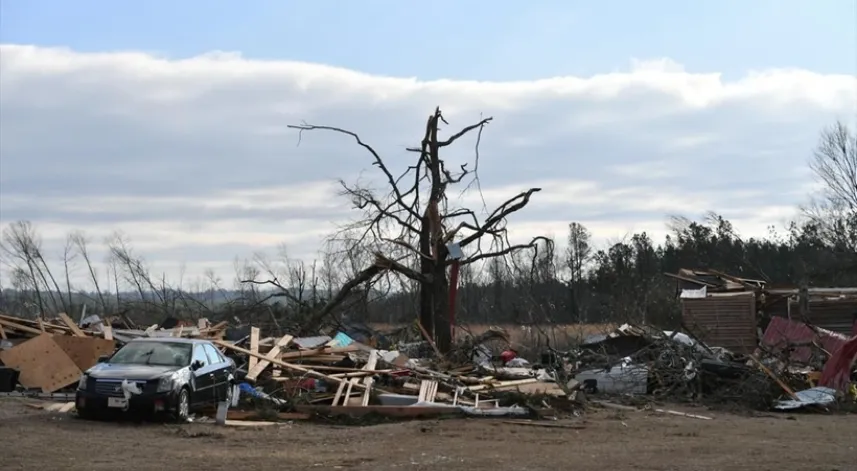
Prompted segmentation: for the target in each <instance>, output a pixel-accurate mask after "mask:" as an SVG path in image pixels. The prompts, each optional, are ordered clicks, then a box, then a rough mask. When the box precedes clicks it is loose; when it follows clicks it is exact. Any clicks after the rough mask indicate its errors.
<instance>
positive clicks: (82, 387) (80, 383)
mask: <svg viewBox="0 0 857 471" xmlns="http://www.w3.org/2000/svg"><path fill="white" fill-rule="evenodd" d="M87 379H88V378H87V376H86V374H85V373H84V374H82V375H80V379H79V380H78V381H77V389H80V390H81V391H86V380H87Z"/></svg>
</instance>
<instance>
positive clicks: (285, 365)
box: [211, 339, 366, 389]
mask: <svg viewBox="0 0 857 471" xmlns="http://www.w3.org/2000/svg"><path fill="white" fill-rule="evenodd" d="M211 342H212V343H214V344H216V345H219V346H221V347H223V348H228V349H229V350H232V351H235V352H238V353H243V354H244V355H249V356H255V357H256V358H258V359H260V360H268V361H270V362H271V364H273V365H277V366H279V367H281V368H285V369H287V370H291V371H297V372H298V373H303V374H305V375H307V376H312V377H314V378H318V379H323V380H325V381H330V382H334V383H344V382H348V380H347V379H343V378H337V377H334V376H330V375H326V374H323V373H319V372H318V371H313V370H311V369H309V368H304V367H303V366H300V365H295V364H292V363H286V362H284V361H281V360H271V359H269V358H267V357H265V356H264V355H262V354H260V353H258V352H257V353H253V352H251V351H250V350H247V349H246V348H241V347H239V346H237V345H232V344H231V343H229V342H224V341H223V340H216V339H215V340H212V341H211ZM357 387H358V388H361V389H366V388H365V387H364V386H363V385H362V384H358V385H357Z"/></svg>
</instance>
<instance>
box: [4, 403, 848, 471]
mask: <svg viewBox="0 0 857 471" xmlns="http://www.w3.org/2000/svg"><path fill="white" fill-rule="evenodd" d="M685 410H686V411H688V412H692V413H696V414H704V415H708V416H711V417H714V419H713V420H700V419H692V418H686V417H677V416H669V415H663V414H657V413H653V412H624V411H614V410H603V409H602V410H597V411H593V412H591V413H587V415H586V416H585V417H582V418H579V419H575V420H572V421H560V422H554V423H573V424H579V425H582V426H583V428H582V429H580V430H572V429H558V428H542V427H534V426H526V425H512V424H507V423H503V422H502V421H501V420H498V419H469V420H459V419H456V420H439V421H438V420H434V421H414V422H405V423H387V424H382V425H374V426H363V427H353V426H352V427H347V426H341V425H325V424H319V423H303V422H294V423H288V424H283V425H275V426H269V427H252V428H250V427H231V426H227V427H218V426H215V425H210V424H201V423H196V424H187V425H182V426H176V425H165V424H136V423H132V422H116V421H113V422H86V421H83V420H80V419H77V418H75V417H74V416H73V415H70V414H56V413H50V412H44V411H41V410H35V409H31V408H28V407H25V406H23V405H22V404H21V403H20V402H16V401H14V400H0V459H2V462H3V466H2V469H8V470H12V469H40V468H43V469H56V470H101V469H109V470H112V471H115V470H116V469H133V470H148V469H157V470H160V471H166V470H171V469H183V470H194V469H200V470H202V469H204V470H215V469H229V470H235V469H250V470H260V471H261V470H273V469H277V470H298V469H300V470H308V469H348V470H398V469H411V470H429V469H444V470H453V471H454V470H468V471H478V470H491V471H503V470H510V471H524V470H545V471H556V470H560V469H569V470H572V469H573V470H581V471H583V470H597V471H604V470H681V471H695V470H699V471H740V470H748V471H750V470H752V471H765V470H777V471H787V470H800V471H812V470H819V471H833V470H839V471H857V416H855V415H850V416H848V415H835V416H825V415H810V414H782V415H780V414H760V415H759V416H757V417H743V416H736V415H731V414H724V413H712V412H710V411H705V410H701V409H693V410H688V409H685Z"/></svg>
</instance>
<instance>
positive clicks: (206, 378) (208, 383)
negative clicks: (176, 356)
mask: <svg viewBox="0 0 857 471" xmlns="http://www.w3.org/2000/svg"><path fill="white" fill-rule="evenodd" d="M197 362H199V363H201V364H202V366H201V367H199V368H197V369H195V370H192V374H193V382H194V391H193V403H194V404H201V403H207V402H211V401H213V400H214V391H213V389H214V381H215V380H214V374H213V370H212V368H211V362H210V361H208V355H206V353H205V349H204V348H203V345H202V344H196V345H194V346H193V356H192V357H191V365H193V364H195V363H197Z"/></svg>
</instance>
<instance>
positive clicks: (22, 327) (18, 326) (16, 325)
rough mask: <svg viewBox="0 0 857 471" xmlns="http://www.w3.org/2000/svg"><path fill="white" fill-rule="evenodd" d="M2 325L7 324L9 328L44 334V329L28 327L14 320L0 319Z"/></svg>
mask: <svg viewBox="0 0 857 471" xmlns="http://www.w3.org/2000/svg"><path fill="white" fill-rule="evenodd" d="M0 325H2V326H5V327H7V328H9V329H12V330H15V331H18V332H26V333H28V334H35V335H42V333H43V332H42V331H41V330H39V329H34V328H32V327H28V326H26V325H23V324H19V323H17V322H12V321H9V320H6V319H0Z"/></svg>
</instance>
